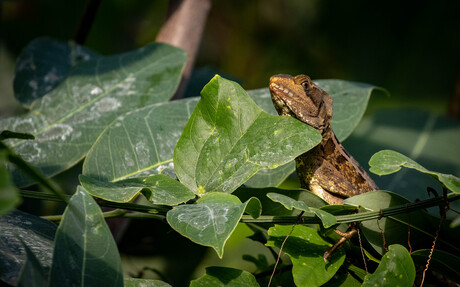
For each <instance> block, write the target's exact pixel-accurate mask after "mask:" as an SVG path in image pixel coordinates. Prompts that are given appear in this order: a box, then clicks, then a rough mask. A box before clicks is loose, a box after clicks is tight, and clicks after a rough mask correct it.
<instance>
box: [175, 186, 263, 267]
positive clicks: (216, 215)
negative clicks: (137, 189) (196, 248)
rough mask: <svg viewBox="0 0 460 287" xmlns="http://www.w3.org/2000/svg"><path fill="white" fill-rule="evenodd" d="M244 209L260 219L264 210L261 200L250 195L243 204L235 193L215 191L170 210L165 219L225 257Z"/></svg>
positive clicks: (176, 228)
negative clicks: (228, 242)
mask: <svg viewBox="0 0 460 287" xmlns="http://www.w3.org/2000/svg"><path fill="white" fill-rule="evenodd" d="M244 212H246V213H248V214H250V215H251V216H252V217H254V218H257V217H258V216H259V215H260V212H261V206H260V202H259V201H258V200H257V199H256V198H251V199H249V200H248V201H246V202H245V203H241V201H240V200H239V199H238V197H236V196H234V195H231V194H226V193H222V192H212V193H208V194H206V195H204V196H203V197H202V198H200V199H199V200H198V201H197V202H196V203H195V204H185V205H180V206H178V207H176V208H174V209H172V210H170V211H168V213H167V216H166V219H167V221H168V223H169V225H171V227H172V228H174V229H175V230H176V231H177V232H179V233H180V234H181V235H182V236H185V237H187V238H189V239H190V240H192V241H193V242H195V243H198V244H201V245H204V246H210V247H212V248H214V250H215V251H216V252H217V255H218V256H219V257H220V258H222V256H223V253H224V245H225V242H226V241H227V239H228V238H229V237H230V235H231V234H232V232H233V231H234V230H235V228H236V226H237V224H238V222H239V221H240V219H241V216H243V213H244Z"/></svg>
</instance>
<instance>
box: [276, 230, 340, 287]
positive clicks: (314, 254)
mask: <svg viewBox="0 0 460 287" xmlns="http://www.w3.org/2000/svg"><path fill="white" fill-rule="evenodd" d="M291 230H292V225H275V226H274V227H272V228H270V229H269V230H268V235H270V238H269V239H268V242H267V246H276V247H281V245H282V244H283V242H284V240H285V238H286V237H287V236H289V237H288V238H287V240H286V241H285V243H284V246H283V252H284V253H286V254H287V255H288V256H289V257H290V258H291V261H292V265H293V267H292V276H293V277H294V282H295V284H296V286H303V287H307V286H321V285H323V284H324V283H326V282H327V281H329V280H330V279H331V278H332V276H334V274H335V273H336V272H337V270H338V269H339V267H340V266H341V265H342V264H343V262H344V260H345V251H344V250H343V248H341V249H339V250H338V251H336V252H335V253H334V254H332V257H331V258H330V261H327V262H325V261H324V259H323V254H324V252H326V251H328V250H329V249H330V248H331V247H332V244H330V243H329V242H327V241H326V240H324V239H323V238H322V237H321V236H320V235H319V234H318V232H317V230H316V229H313V228H310V227H307V226H302V225H296V226H295V227H294V230H292V233H291Z"/></svg>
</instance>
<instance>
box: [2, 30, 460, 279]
mask: <svg viewBox="0 0 460 287" xmlns="http://www.w3.org/2000/svg"><path fill="white" fill-rule="evenodd" d="M51 55H53V57H51ZM56 55H57V57H56ZM185 60H186V58H185V55H184V53H183V52H182V51H181V50H179V49H177V48H174V47H171V46H168V45H164V44H151V45H147V46H145V47H143V48H141V49H139V50H136V51H132V52H129V53H125V54H121V55H115V56H110V57H106V56H100V55H98V54H96V53H94V52H92V51H88V50H87V49H85V48H83V47H80V46H76V45H73V44H67V43H61V42H56V41H53V40H50V39H39V40H36V41H34V42H32V43H31V44H30V45H29V46H27V47H26V49H25V50H24V51H23V53H22V54H21V55H20V57H19V59H18V63H17V68H16V78H15V83H14V87H15V93H16V97H17V99H18V100H19V101H20V102H21V103H23V104H24V106H27V107H29V108H30V110H29V111H28V112H27V113H25V114H23V115H20V116H17V117H12V118H6V119H1V120H0V129H1V130H6V131H7V132H4V133H2V138H1V140H2V142H0V144H1V145H0V148H1V149H0V159H1V161H2V164H1V165H0V175H1V176H2V177H1V178H2V181H1V187H2V193H1V197H0V214H2V215H3V216H2V217H1V218H0V226H1V230H2V234H1V235H0V237H1V242H2V243H1V244H2V245H1V246H0V256H1V257H2V260H1V262H2V264H1V265H0V271H1V272H0V276H1V280H3V281H4V282H7V283H9V284H14V285H16V284H17V285H23V286H26V285H28V284H30V282H34V283H35V284H38V285H37V286H47V285H52V286H54V285H59V286H62V285H97V286H100V285H110V286H122V285H123V284H124V285H126V286H141V285H142V286H168V284H166V283H164V282H161V281H157V280H142V279H132V278H130V279H123V273H122V270H121V260H120V256H119V254H118V250H117V247H116V244H115V242H114V240H113V237H112V235H111V233H110V231H109V229H108V227H107V225H106V223H105V220H104V216H109V215H114V212H115V215H119V216H124V215H127V214H126V210H127V209H129V210H134V211H136V212H135V213H130V215H131V217H132V216H133V215H136V214H138V213H140V212H142V213H145V214H144V215H145V216H151V217H152V218H158V219H164V220H166V222H167V223H168V224H169V225H170V226H171V227H172V228H173V229H174V230H175V231H177V232H178V233H180V234H181V235H182V236H184V237H187V238H189V239H190V240H191V241H193V242H195V243H197V244H200V245H204V246H209V247H211V248H213V249H214V250H215V252H216V253H217V255H218V256H219V257H220V258H222V257H223V255H224V247H225V243H226V241H227V240H228V238H229V237H230V236H231V234H232V233H233V231H234V230H235V228H236V226H237V225H238V223H239V222H241V221H243V222H247V223H248V224H249V226H250V227H251V228H252V229H253V230H254V233H255V235H254V236H252V239H253V240H256V241H259V242H262V243H263V244H265V245H266V246H267V247H268V248H280V247H281V245H282V244H283V242H284V241H285V239H286V237H288V239H287V240H286V241H285V242H284V246H283V252H284V253H285V254H287V255H288V256H289V258H290V263H289V262H288V261H286V260H285V261H284V262H283V264H281V266H280V272H278V273H277V275H276V276H275V277H274V278H273V279H274V282H273V284H275V283H276V284H283V285H286V284H295V285H297V286H320V285H323V284H326V283H328V284H349V285H353V286H359V285H361V283H363V284H364V285H366V286H367V285H375V284H376V283H378V284H379V285H381V282H382V280H384V281H385V282H386V284H388V285H389V286H393V285H402V286H412V284H413V282H414V278H415V267H414V261H413V259H414V260H415V259H416V258H418V259H420V260H422V261H423V260H425V259H426V258H427V254H428V251H427V250H424V248H425V249H426V248H429V247H430V246H431V241H432V238H433V236H434V234H435V233H436V229H437V222H438V221H439V219H438V218H435V217H433V216H431V215H429V214H428V213H427V212H425V211H423V210H422V209H421V208H423V207H427V206H433V205H436V204H439V201H434V200H431V201H430V200H429V201H425V202H422V203H423V204H425V205H420V206H418V207H414V209H415V210H416V211H413V212H411V213H408V212H407V210H408V208H409V207H410V206H411V203H410V202H409V201H408V200H407V199H405V198H403V197H401V196H399V195H397V194H395V193H392V192H388V191H376V192H371V193H367V194H363V195H360V196H356V197H353V198H349V199H347V200H345V202H344V203H345V205H343V206H328V205H327V204H326V203H325V202H324V201H323V200H322V199H320V198H318V197H316V196H315V195H313V194H311V193H310V192H308V191H306V190H301V189H298V190H284V189H279V188H275V187H276V186H278V185H279V184H280V183H282V182H283V181H284V180H285V179H286V177H287V176H289V175H290V174H291V173H292V172H293V171H294V164H293V160H294V158H295V157H297V156H298V155H300V154H302V153H304V152H306V151H308V150H309V149H311V148H312V147H314V146H315V145H317V144H318V143H319V142H320V140H321V135H320V134H319V133H318V132H317V131H316V130H314V129H313V128H311V127H309V126H308V125H305V124H303V123H301V122H299V121H297V120H295V119H293V118H291V117H279V116H276V115H274V114H275V111H274V109H273V107H272V104H271V100H270V95H269V92H268V90H267V89H261V90H255V91H249V92H246V91H245V90H244V89H242V88H241V87H240V86H239V85H238V84H237V83H235V82H232V81H229V80H226V79H223V78H221V77H219V76H215V77H214V78H213V79H212V80H211V81H210V82H209V83H208V84H207V85H206V86H205V87H204V88H203V90H202V92H201V98H199V97H195V98H187V99H183V100H178V101H173V102H168V100H169V99H170V98H171V96H172V95H173V93H174V91H175V89H176V88H177V85H178V82H179V80H180V77H181V72H182V69H183V66H184V64H185ZM318 84H319V85H320V86H321V87H323V88H324V89H325V90H326V91H327V92H329V93H330V94H331V95H332V97H333V98H334V118H333V123H332V124H333V129H334V131H335V132H336V134H337V136H338V138H339V139H340V140H344V139H345V138H346V137H348V135H350V134H351V132H352V130H353V129H354V128H355V127H356V125H357V124H358V122H359V121H360V119H361V117H362V115H363V114H364V111H365V109H366V106H367V101H368V99H369V97H370V94H371V92H372V90H373V89H374V87H372V86H369V85H365V84H360V83H353V82H346V81H339V80H321V81H318ZM351 111H352V112H351ZM81 159H84V162H83V170H82V174H81V175H80V176H79V181H80V185H79V186H78V187H77V188H76V192H75V193H74V194H73V196H72V197H71V198H70V200H69V201H68V205H67V208H66V210H65V211H64V214H63V215H62V218H60V219H61V221H60V224H59V226H58V227H57V228H56V226H55V225H54V224H53V223H51V222H49V221H47V220H44V219H42V218H39V217H36V216H33V215H31V214H27V213H24V212H21V211H18V210H14V208H15V207H16V206H18V205H19V203H20V201H21V199H20V195H19V192H18V190H17V187H25V186H28V185H30V184H31V183H33V182H38V183H39V184H41V185H42V186H43V187H44V188H45V189H46V190H48V191H49V192H54V193H55V195H56V196H57V197H59V198H61V199H62V200H65V201H67V197H66V196H65V195H63V194H62V192H60V190H59V188H57V187H56V186H55V185H54V184H53V182H51V181H50V180H49V179H48V178H49V177H51V176H53V175H56V174H58V173H60V172H62V171H64V170H66V169H68V168H69V167H71V166H73V165H75V164H76V163H77V162H79V161H80V160H81ZM370 164H371V170H372V171H373V172H375V173H377V174H388V173H392V172H395V171H397V170H398V169H400V167H401V166H404V167H407V168H412V169H416V170H418V171H421V172H423V173H427V174H429V175H431V176H433V177H434V178H436V179H437V180H438V181H439V182H440V183H441V184H442V186H443V187H445V188H446V189H448V190H450V191H452V192H453V193H452V194H450V195H449V200H454V199H456V198H458V195H456V194H457V193H459V192H460V180H459V179H458V178H456V177H454V176H452V175H445V174H440V173H436V172H432V171H429V170H426V169H425V168H423V167H422V166H420V165H418V164H417V163H416V162H414V161H412V160H410V159H408V158H407V157H405V156H403V155H402V154H399V153H397V152H393V151H388V150H387V151H382V152H379V153H377V154H375V155H374V157H372V159H371V161H370ZM175 177H177V178H178V180H176V179H175ZM23 193H24V192H23ZM27 194H28V195H29V196H30V194H31V193H30V192H29V193H27ZM35 196H36V197H39V198H40V196H41V198H42V199H45V198H46V196H50V195H49V193H44V194H38V195H37V194H36V195H35ZM139 196H143V197H144V198H145V199H146V200H147V201H148V202H149V205H140V204H135V203H133V201H134V200H135V199H136V198H137V197H139ZM93 197H95V198H98V199H99V201H98V202H99V203H102V204H109V203H110V204H111V206H117V207H118V208H120V209H121V210H116V211H112V212H111V213H110V212H109V213H102V212H101V210H100V208H99V205H98V204H97V203H96V201H95V200H94V199H93ZM430 204H431V205H430ZM398 207H399V211H398ZM401 207H402V209H403V211H401ZM404 208H405V209H406V210H404ZM382 209H383V210H382ZM358 210H360V211H361V212H360V213H359V214H353V213H355V212H356V211H358ZM380 210H382V214H383V215H384V217H383V218H381V220H379V222H376V221H375V220H373V221H371V220H369V219H376V218H377V217H378V216H379V211H380ZM300 212H303V214H304V215H303V216H302V218H301V223H302V224H297V225H293V224H295V223H298V215H299V214H300ZM391 212H394V213H391ZM244 213H246V214H248V215H244ZM390 213H391V214H390ZM365 220H367V221H365ZM353 221H362V222H361V224H360V226H361V230H362V234H363V241H364V242H363V245H364V249H365V251H366V257H367V258H368V259H369V260H372V261H375V262H377V263H378V266H377V264H375V265H376V266H375V267H374V268H373V273H372V274H366V272H365V271H364V270H363V269H362V268H361V267H360V266H359V264H352V263H349V262H345V257H346V255H347V253H348V254H349V255H350V254H351V255H352V256H353V257H354V258H355V259H356V258H361V257H360V256H361V255H360V252H359V249H358V253H357V252H356V247H354V245H352V244H351V243H347V244H346V245H345V246H344V248H342V249H340V250H338V251H337V252H336V253H334V254H333V255H332V257H331V258H330V260H329V261H327V262H325V261H324V260H323V254H324V252H325V251H327V250H328V249H329V248H330V247H331V246H332V243H333V242H334V241H335V240H337V239H338V236H337V234H335V233H334V232H332V231H333V230H334V229H336V228H339V229H341V228H344V227H345V228H346V224H345V223H349V222H353ZM283 222H284V223H285V224H284V225H278V224H276V225H274V223H283ZM267 223H270V224H269V225H267ZM303 223H305V224H306V223H312V224H313V223H314V224H318V228H313V227H312V226H307V225H304V224H303ZM267 226H268V227H267ZM408 226H410V228H411V230H412V233H411V234H412V236H413V238H416V240H415V241H414V242H412V245H413V247H414V248H416V249H417V251H415V252H412V254H409V252H408V251H407V249H406V248H405V247H404V246H406V247H407V245H408V244H407V229H408ZM380 230H384V234H385V237H382V235H381V232H380ZM443 230H448V231H449V232H450V231H451V229H449V227H448V226H446V227H445V229H443ZM3 231H5V232H3ZM441 233H442V235H443V236H440V239H439V245H440V246H441V248H442V249H443V250H445V251H436V252H435V253H434V254H433V257H432V259H433V261H434V262H435V263H434V264H433V265H435V266H434V268H437V270H441V271H442V274H445V275H446V276H448V277H449V278H451V279H452V280H454V281H457V282H459V281H460V280H459V278H460V276H459V274H458V272H457V271H456V270H454V269H452V268H451V267H449V268H448V269H446V265H445V263H444V262H446V260H447V261H449V262H458V261H459V257H458V256H457V254H459V249H458V247H457V246H456V244H455V239H458V236H456V234H455V233H454V232H450V234H449V235H444V234H443V232H441ZM256 235H258V236H256ZM384 238H385V239H386V241H385V242H383V240H384ZM385 244H386V245H385ZM387 246H389V247H388V249H387ZM449 252H450V253H449ZM356 254H359V256H357V255H356ZM411 256H412V257H411ZM380 257H381V259H380V260H379V259H377V258H380ZM250 260H251V261H252V262H254V263H256V265H257V267H258V270H257V272H256V273H255V274H256V276H255V275H253V274H251V273H249V272H247V271H244V270H237V269H231V268H224V267H219V268H218V267H209V268H208V269H207V271H206V274H205V275H204V276H203V277H201V278H199V279H197V280H195V281H192V283H191V286H209V285H212V286H229V285H233V286H235V285H236V286H259V285H258V284H265V283H266V282H268V280H269V277H270V276H269V275H270V272H268V271H271V269H272V268H273V266H272V265H268V264H267V263H266V262H267V260H266V259H265V260H260V259H256V258H251V259H250ZM264 262H265V263H264ZM452 266H455V265H452ZM390 267H391V268H390ZM267 272H268V273H267ZM267 274H268V275H267ZM286 282H288V283H286Z"/></svg>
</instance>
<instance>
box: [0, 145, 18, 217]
mask: <svg viewBox="0 0 460 287" xmlns="http://www.w3.org/2000/svg"><path fill="white" fill-rule="evenodd" d="M7 160H8V151H6V150H0V216H1V215H4V214H7V213H8V212H10V211H12V210H13V209H14V208H15V207H17V206H18V205H19V204H21V202H22V199H21V197H20V196H19V192H18V190H17V189H16V186H15V185H14V184H13V181H12V180H11V174H10V172H9V170H8V169H7V163H8V161H7Z"/></svg>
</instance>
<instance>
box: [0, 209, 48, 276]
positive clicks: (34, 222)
mask: <svg viewBox="0 0 460 287" xmlns="http://www.w3.org/2000/svg"><path fill="white" fill-rule="evenodd" d="M0 230H1V232H0V279H1V280H2V281H4V282H6V283H8V284H10V285H16V284H17V282H16V280H17V279H18V277H19V272H20V269H21V266H23V265H24V264H25V259H26V251H25V249H24V245H27V246H28V248H29V249H30V250H31V251H32V252H33V254H34V256H35V257H36V258H37V259H38V260H39V261H40V265H41V266H42V268H43V269H44V270H45V272H46V273H47V272H48V271H49V269H50V266H51V260H52V258H51V256H52V255H53V240H54V235H55V232H56V225H55V224H54V223H52V222H50V221H48V220H44V219H42V218H40V217H38V216H35V215H32V214H28V213H25V212H22V211H19V210H14V211H13V212H11V213H9V214H7V215H5V216H2V217H0Z"/></svg>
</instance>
